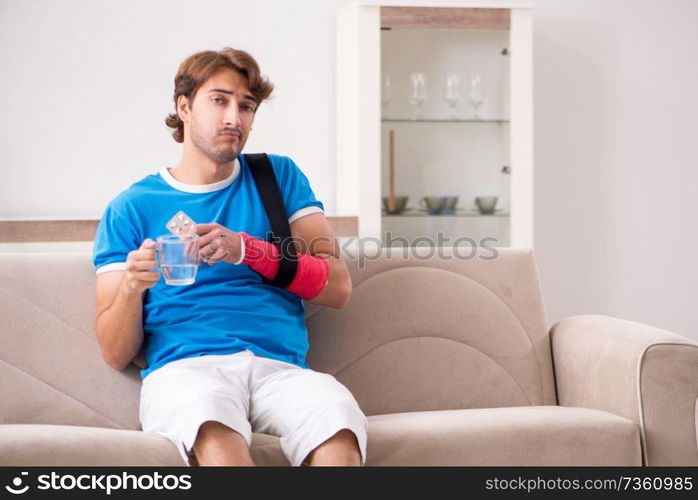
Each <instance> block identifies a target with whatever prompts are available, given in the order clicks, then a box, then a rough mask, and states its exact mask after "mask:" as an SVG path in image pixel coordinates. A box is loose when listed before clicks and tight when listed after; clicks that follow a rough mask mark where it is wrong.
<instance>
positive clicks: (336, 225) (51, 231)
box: [0, 216, 359, 243]
mask: <svg viewBox="0 0 698 500" xmlns="http://www.w3.org/2000/svg"><path fill="white" fill-rule="evenodd" d="M327 220H329V221H330V224H331V225H332V228H333V229H334V231H335V234H336V235H337V236H339V237H348V236H357V235H358V234H359V220H358V217H333V216H329V217H327ZM97 224H99V221H98V220H58V221H56V220H19V221H0V243H19V242H33V241H36V242H38V241H92V240H94V236H95V231H97Z"/></svg>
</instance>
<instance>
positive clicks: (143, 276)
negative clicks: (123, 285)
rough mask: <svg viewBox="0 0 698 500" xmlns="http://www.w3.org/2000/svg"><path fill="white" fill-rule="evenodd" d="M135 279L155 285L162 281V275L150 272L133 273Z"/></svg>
mask: <svg viewBox="0 0 698 500" xmlns="http://www.w3.org/2000/svg"><path fill="white" fill-rule="evenodd" d="M133 276H134V278H136V279H137V280H139V281H145V282H152V283H155V282H156V281H157V280H159V279H160V273H152V272H149V271H139V272H135V273H133Z"/></svg>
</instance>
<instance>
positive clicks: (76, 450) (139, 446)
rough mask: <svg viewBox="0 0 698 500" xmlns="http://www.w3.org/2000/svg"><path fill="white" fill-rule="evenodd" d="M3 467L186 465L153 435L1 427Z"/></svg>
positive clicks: (38, 426)
mask: <svg viewBox="0 0 698 500" xmlns="http://www.w3.org/2000/svg"><path fill="white" fill-rule="evenodd" d="M0 465H45V466H60V465H66V466H89V465H94V466H109V465H123V466H161V465H162V466H167V465H178V466H183V465H185V464H184V463H183V462H182V457H181V456H180V455H179V453H178V452H177V448H176V447H175V446H174V445H173V444H172V443H171V442H170V441H168V440H167V439H166V438H164V437H162V436H160V435H158V434H152V433H146V432H142V431H132V430H124V429H106V428H103V427H81V426H73V425H41V424H7V425H0Z"/></svg>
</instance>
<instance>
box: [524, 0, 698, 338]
mask: <svg viewBox="0 0 698 500" xmlns="http://www.w3.org/2000/svg"><path fill="white" fill-rule="evenodd" d="M535 6H536V11H535V12H536V15H535V32H534V33H535V34H534V38H535V43H534V57H535V63H534V67H535V72H534V89H535V94H534V103H535V168H536V186H535V189H536V199H535V201H536V209H535V211H536V220H535V222H536V253H537V257H538V262H539V266H540V272H541V278H542V281H543V290H544V293H545V299H546V307H547V311H548V319H549V320H550V321H554V320H556V319H559V318H561V317H564V316H567V315H571V314H579V313H605V314H610V315H614V316H620V317H624V318H628V319H632V320H635V321H641V322H646V323H649V324H651V325H655V326H658V327H661V328H666V329H669V330H673V331H676V332H678V333H681V334H683V335H686V336H688V337H691V338H693V339H695V340H698V326H697V325H698V308H697V307H696V305H695V304H694V303H693V301H694V300H696V299H697V298H698V294H697V293H696V290H698V288H697V287H696V283H697V282H698V258H697V257H696V256H695V252H694V250H695V249H696V248H698V233H697V232H696V228H698V210H696V206H695V204H696V202H697V201H698V156H697V154H696V145H698V126H696V116H698V99H696V91H697V89H698V65H697V64H696V63H695V61H696V54H695V51H696V47H698V2H696V1H694V0H668V1H662V2H659V1H653V0H632V1H631V0H614V1H608V0H584V1H582V0H575V1H564V2H561V1H558V0H538V1H536V2H535Z"/></svg>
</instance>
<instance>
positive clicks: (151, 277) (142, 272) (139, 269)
mask: <svg viewBox="0 0 698 500" xmlns="http://www.w3.org/2000/svg"><path fill="white" fill-rule="evenodd" d="M155 245H157V243H155V242H154V241H153V240H151V239H150V238H146V239H145V241H144V242H143V244H141V247H140V248H139V249H138V250H133V251H132V252H129V254H128V257H127V258H126V276H124V283H125V284H126V286H127V287H128V288H129V289H130V290H132V291H134V292H138V293H143V292H145V291H146V290H147V289H148V288H152V287H154V286H155V284H156V283H157V282H158V280H159V279H160V273H159V272H151V270H152V269H157V267H158V264H157V261H156V258H157V257H156V255H155V250H154V247H155Z"/></svg>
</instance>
